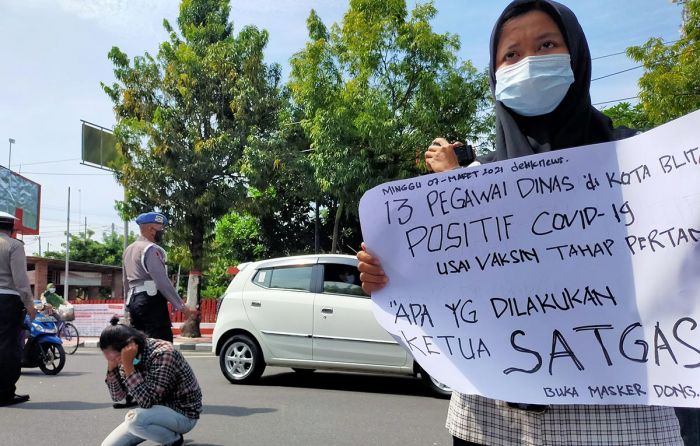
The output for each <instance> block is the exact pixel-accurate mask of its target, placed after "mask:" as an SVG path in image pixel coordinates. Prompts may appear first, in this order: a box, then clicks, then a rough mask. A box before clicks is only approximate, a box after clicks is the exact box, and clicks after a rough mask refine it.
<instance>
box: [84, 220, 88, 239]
mask: <svg viewBox="0 0 700 446" xmlns="http://www.w3.org/2000/svg"><path fill="white" fill-rule="evenodd" d="M84 238H85V241H86V242H87V239H88V236H87V217H85V234H84Z"/></svg>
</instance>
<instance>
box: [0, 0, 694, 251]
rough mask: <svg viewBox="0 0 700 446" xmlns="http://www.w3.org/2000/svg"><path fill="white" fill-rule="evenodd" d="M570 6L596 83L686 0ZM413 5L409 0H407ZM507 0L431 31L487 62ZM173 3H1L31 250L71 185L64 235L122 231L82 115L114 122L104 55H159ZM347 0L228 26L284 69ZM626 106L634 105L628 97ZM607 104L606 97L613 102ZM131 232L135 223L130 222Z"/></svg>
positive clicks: (463, 3) (459, 3) (4, 143)
mask: <svg viewBox="0 0 700 446" xmlns="http://www.w3.org/2000/svg"><path fill="white" fill-rule="evenodd" d="M560 1H562V2H563V3H564V4H566V5H567V6H569V7H570V8H571V9H572V10H573V11H574V13H576V15H577V17H578V19H579V22H580V23H581V25H582V27H583V29H584V31H585V33H586V36H587V38H588V43H589V46H590V49H591V54H592V56H593V58H594V60H593V79H595V78H597V77H601V76H606V75H608V74H611V73H615V72H618V71H622V70H626V69H629V68H632V67H634V66H636V65H637V64H636V63H634V62H633V61H631V60H629V59H628V58H627V57H626V56H625V55H624V54H621V55H614V56H610V57H600V56H607V55H610V54H614V53H619V52H621V51H624V50H625V49H626V48H627V47H628V46H631V45H637V44H641V43H643V42H645V41H646V40H647V39H648V38H650V37H659V38H662V39H664V40H666V41H672V40H675V39H677V38H678V37H679V27H680V20H681V17H680V16H681V8H680V7H679V6H677V5H675V4H672V3H671V1H670V0H560ZM408 3H409V5H413V0H409V2H408ZM508 3H509V1H507V0H488V1H487V0H435V2H434V4H435V6H436V8H437V9H438V15H437V17H436V18H435V19H434V21H433V29H434V30H435V31H437V32H441V33H442V32H449V33H451V34H457V35H458V36H459V38H460V42H461V48H460V51H459V53H458V55H459V57H460V58H461V59H470V60H471V61H472V62H473V63H474V65H475V66H476V67H478V68H480V69H481V68H484V67H486V65H487V63H488V42H489V37H490V33H491V27H492V26H493V23H494V22H495V20H496V18H497V17H498V15H499V14H500V13H501V11H502V10H503V8H504V7H505V6H506V5H507V4H508ZM178 6H179V2H178V1H176V0H0V165H3V166H7V163H8V159H9V147H10V144H9V141H8V140H9V138H13V139H14V140H15V143H14V144H13V145H12V154H11V165H12V166H11V167H12V170H14V171H16V172H19V173H21V174H22V175H24V176H26V177H27V178H29V179H31V180H33V181H36V182H38V183H40V184H41V185H42V203H41V223H40V224H41V234H40V236H39V237H37V236H25V237H24V242H25V247H26V251H27V254H28V255H32V254H34V253H38V252H39V246H40V244H41V250H42V251H46V250H47V249H51V250H57V249H60V244H61V243H63V242H65V235H64V231H65V229H66V216H67V209H68V206H67V200H68V188H69V187H70V188H71V212H70V215H71V226H70V227H71V232H73V233H77V232H79V231H82V230H83V229H84V227H85V225H86V224H87V228H88V229H91V230H93V231H95V233H96V234H97V235H96V238H97V239H98V240H101V235H102V233H104V232H109V231H111V230H112V225H113V224H114V228H115V230H116V231H117V232H119V233H123V228H124V224H123V222H121V221H120V219H119V216H118V215H117V213H116V211H115V210H114V202H115V200H119V199H121V198H122V196H123V190H122V188H121V186H119V185H118V184H117V183H116V181H115V180H114V178H113V176H112V175H111V174H109V173H107V172H103V171H100V170H97V169H95V168H92V167H88V166H84V165H81V164H80V143H81V141H80V136H81V133H80V124H81V122H80V120H81V119H84V120H86V121H89V122H92V123H95V124H98V125H101V126H104V127H107V128H112V127H113V126H114V123H115V119H114V113H113V111H112V103H111V102H110V100H109V98H108V97H107V95H106V94H105V93H104V92H103V91H102V89H101V87H100V82H104V83H106V84H111V83H112V82H114V76H113V73H112V65H111V62H110V61H109V60H108V59H107V53H108V52H109V50H110V48H111V47H113V46H118V47H119V48H120V49H121V50H122V51H124V52H126V53H127V54H128V55H129V56H130V57H133V56H135V55H142V54H143V53H144V52H146V51H148V52H150V53H151V54H155V53H156V52H157V48H158V45H159V43H160V42H162V41H163V40H165V39H166V38H167V34H166V32H165V31H164V30H163V27H162V22H163V19H164V18H167V19H168V20H169V21H170V23H171V24H173V25H176V23H177V22H176V18H177V13H178ZM347 8H348V0H245V1H244V0H232V1H231V20H232V21H233V23H234V32H236V33H237V32H238V30H240V29H241V28H242V27H243V26H245V25H254V26H257V27H258V28H264V29H267V30H268V32H269V35H270V40H269V44H268V47H267V49H266V52H265V54H266V61H267V62H276V63H279V64H281V65H282V68H283V74H284V75H285V76H286V75H287V74H288V72H289V63H288V61H289V58H290V57H291V56H292V55H293V54H294V53H295V52H297V51H299V50H300V49H302V48H303V47H304V45H305V43H306V41H307V33H306V18H307V17H308V14H309V11H310V10H311V9H314V10H316V12H317V13H318V14H319V16H320V17H321V18H322V20H323V21H324V23H326V25H330V24H332V23H334V22H340V21H341V20H342V17H343V14H344V13H345V11H346V10H347ZM641 73H642V71H641V70H640V69H633V70H631V71H628V72H626V73H622V74H618V75H614V76H610V77H606V78H604V79H600V80H597V81H593V82H592V84H591V97H592V100H593V103H594V104H596V103H600V102H605V101H612V100H617V99H621V98H628V97H634V96H636V95H637V91H638V89H637V79H638V77H639V76H640V74H641ZM630 102H632V103H634V102H635V100H631V101H630ZM610 105H612V104H610ZM129 228H130V229H131V230H132V231H134V230H136V229H137V228H136V225H135V224H134V223H133V222H132V223H130V226H129Z"/></svg>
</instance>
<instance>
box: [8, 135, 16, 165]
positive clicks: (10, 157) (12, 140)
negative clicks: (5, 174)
mask: <svg viewBox="0 0 700 446" xmlns="http://www.w3.org/2000/svg"><path fill="white" fill-rule="evenodd" d="M9 141H10V155H9V156H8V157H7V170H9V171H10V172H12V167H10V163H11V162H12V144H14V143H15V140H14V139H12V138H10V139H9Z"/></svg>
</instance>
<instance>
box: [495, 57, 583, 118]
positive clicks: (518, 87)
mask: <svg viewBox="0 0 700 446" xmlns="http://www.w3.org/2000/svg"><path fill="white" fill-rule="evenodd" d="M573 83H574V72H573V71H572V70H571V56H570V55H569V54H550V55H547V56H530V57H526V58H524V59H523V60H521V61H520V62H518V63H516V64H513V65H508V66H504V67H502V68H499V69H498V70H497V71H496V100H498V101H501V102H502V103H503V105H505V106H506V107H508V108H509V109H511V110H513V111H514V112H515V113H517V114H519V115H521V116H540V115H544V114H547V113H550V112H552V111H553V110H554V109H555V108H557V106H558V105H559V103H561V101H562V99H564V96H566V92H567V91H569V86H570V85H571V84H573Z"/></svg>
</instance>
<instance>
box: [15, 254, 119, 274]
mask: <svg viewBox="0 0 700 446" xmlns="http://www.w3.org/2000/svg"><path fill="white" fill-rule="evenodd" d="M39 262H46V264H47V265H48V267H49V268H51V269H60V270H62V269H63V268H65V265H66V261H65V260H62V259H50V258H48V257H37V256H28V257H27V266H33V265H36V264H37V263H39ZM68 268H69V269H70V270H71V271H94V272H101V273H107V272H121V270H122V267H121V266H112V265H100V264H97V263H88V262H76V261H73V260H71V261H70V262H69V264H68Z"/></svg>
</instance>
